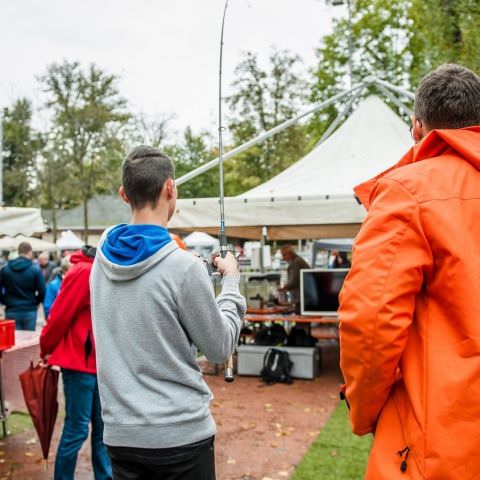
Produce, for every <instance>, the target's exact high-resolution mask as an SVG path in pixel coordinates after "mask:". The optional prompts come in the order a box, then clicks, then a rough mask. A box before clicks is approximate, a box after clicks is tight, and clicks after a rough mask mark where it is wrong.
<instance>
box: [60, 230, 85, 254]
mask: <svg viewBox="0 0 480 480" xmlns="http://www.w3.org/2000/svg"><path fill="white" fill-rule="evenodd" d="M56 243H57V247H58V248H59V249H60V250H77V249H79V248H82V247H83V245H84V242H83V241H82V240H81V239H80V238H78V237H77V236H76V235H75V234H74V233H73V232H72V231H71V230H67V231H66V232H62V233H61V235H60V238H59V239H58V240H57V242H56Z"/></svg>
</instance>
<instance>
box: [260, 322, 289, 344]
mask: <svg viewBox="0 0 480 480" xmlns="http://www.w3.org/2000/svg"><path fill="white" fill-rule="evenodd" d="M286 338H287V332H286V331H285V329H284V328H283V326H282V325H279V324H278V323H274V324H273V325H271V326H270V327H262V328H261V329H260V330H259V331H258V332H257V333H256V335H255V345H271V346H275V345H283V344H284V343H285V340H286Z"/></svg>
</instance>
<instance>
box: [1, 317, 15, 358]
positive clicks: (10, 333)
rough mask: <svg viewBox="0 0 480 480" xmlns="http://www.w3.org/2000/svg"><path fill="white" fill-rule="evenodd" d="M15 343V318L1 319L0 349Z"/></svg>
mask: <svg viewBox="0 0 480 480" xmlns="http://www.w3.org/2000/svg"><path fill="white" fill-rule="evenodd" d="M14 345H15V320H0V351H2V350H7V348H10V347H13V346H14Z"/></svg>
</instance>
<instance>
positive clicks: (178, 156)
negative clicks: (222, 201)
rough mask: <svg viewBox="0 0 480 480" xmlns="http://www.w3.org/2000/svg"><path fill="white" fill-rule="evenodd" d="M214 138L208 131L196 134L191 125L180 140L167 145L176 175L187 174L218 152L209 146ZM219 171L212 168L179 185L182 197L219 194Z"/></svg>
mask: <svg viewBox="0 0 480 480" xmlns="http://www.w3.org/2000/svg"><path fill="white" fill-rule="evenodd" d="M211 141H212V139H211V138H210V137H209V136H208V134H206V133H201V134H199V135H195V134H194V133H193V132H192V130H191V128H190V127H187V128H186V129H185V131H184V133H183V135H182V138H181V140H180V141H179V142H176V143H175V144H173V145H167V146H166V147H165V148H164V150H165V153H166V154H167V155H168V156H169V157H170V158H171V159H172V160H173V162H174V164H175V176H176V177H177V178H179V177H181V176H182V175H185V174H186V173H188V172H190V171H192V170H193V169H195V168H197V167H199V166H200V165H202V164H204V163H205V162H206V161H207V160H209V159H210V158H211V157H212V156H215V155H218V152H217V151H216V150H214V149H212V148H210V147H209V146H208V144H209V143H211ZM218 189H219V184H218V171H217V169H215V168H214V169H211V170H209V171H208V172H205V173H203V174H202V175H199V176H198V177H196V178H193V179H192V180H190V181H188V182H186V183H184V184H183V185H180V186H179V189H178V190H179V192H178V193H179V197H180V198H200V197H217V196H218Z"/></svg>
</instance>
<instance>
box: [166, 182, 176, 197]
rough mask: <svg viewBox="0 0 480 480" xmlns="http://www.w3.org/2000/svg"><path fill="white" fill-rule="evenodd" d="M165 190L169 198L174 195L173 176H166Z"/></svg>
mask: <svg viewBox="0 0 480 480" xmlns="http://www.w3.org/2000/svg"><path fill="white" fill-rule="evenodd" d="M165 192H166V194H167V198H168V199H169V200H170V199H171V198H172V197H174V196H175V180H174V179H173V178H167V180H166V181H165Z"/></svg>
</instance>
